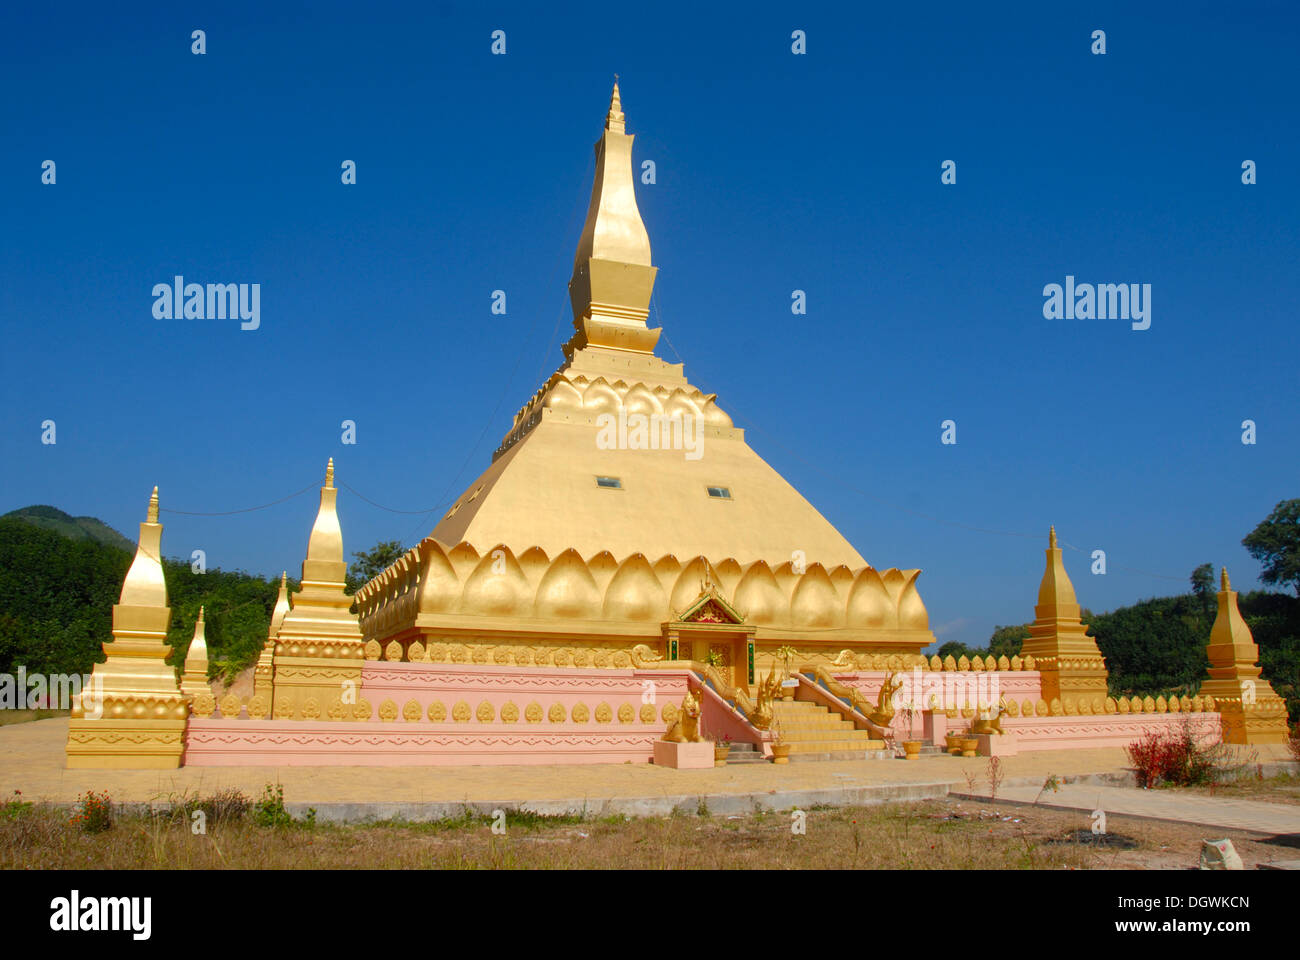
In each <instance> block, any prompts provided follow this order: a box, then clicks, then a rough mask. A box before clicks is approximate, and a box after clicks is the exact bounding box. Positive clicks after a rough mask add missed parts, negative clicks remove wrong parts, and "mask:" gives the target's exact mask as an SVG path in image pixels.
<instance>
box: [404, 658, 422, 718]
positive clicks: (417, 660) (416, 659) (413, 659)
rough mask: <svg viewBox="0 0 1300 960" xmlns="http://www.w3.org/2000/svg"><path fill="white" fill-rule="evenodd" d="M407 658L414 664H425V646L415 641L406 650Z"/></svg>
mask: <svg viewBox="0 0 1300 960" xmlns="http://www.w3.org/2000/svg"><path fill="white" fill-rule="evenodd" d="M406 658H407V659H408V660H410V661H411V662H412V663H424V662H425V659H424V644H422V643H421V642H420V641H419V640H415V641H413V642H412V643H411V645H410V646H409V647H408V648H407V650H406ZM417 719H418V718H417Z"/></svg>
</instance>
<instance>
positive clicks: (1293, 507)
mask: <svg viewBox="0 0 1300 960" xmlns="http://www.w3.org/2000/svg"><path fill="white" fill-rule="evenodd" d="M1241 544H1242V546H1244V547H1245V548H1246V549H1247V550H1249V551H1250V555H1251V556H1252V557H1254V558H1255V559H1256V560H1258V561H1259V562H1260V564H1262V565H1263V567H1264V570H1263V572H1262V573H1260V575H1259V579H1260V580H1262V581H1264V582H1265V583H1275V584H1278V585H1279V586H1283V587H1286V586H1290V587H1291V588H1292V589H1293V590H1295V592H1296V594H1297V596H1300V500H1282V501H1281V502H1279V503H1278V505H1277V506H1276V507H1274V508H1273V512H1272V513H1270V514H1269V515H1268V517H1267V519H1265V520H1263V521H1261V522H1260V524H1259V526H1257V527H1256V528H1255V529H1254V530H1252V531H1251V532H1250V533H1248V534H1247V535H1246V537H1245V539H1244V540H1242V541H1241Z"/></svg>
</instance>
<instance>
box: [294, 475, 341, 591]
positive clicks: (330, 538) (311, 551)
mask: <svg viewBox="0 0 1300 960" xmlns="http://www.w3.org/2000/svg"><path fill="white" fill-rule="evenodd" d="M338 496H339V492H338V490H337V489H335V487H334V458H333V457H330V462H329V465H328V466H326V468H325V486H323V487H321V489H320V509H319V510H318V511H317V513H316V523H315V524H314V525H313V526H312V528H311V537H310V538H309V539H308V541H307V559H306V560H305V561H304V562H303V565H302V578H303V580H304V582H305V581H307V580H314V581H319V582H324V583H331V584H333V583H338V584H342V583H343V582H344V575H345V574H346V572H347V564H346V563H344V561H343V531H342V530H341V529H340V528H339V515H338V507H337V503H338Z"/></svg>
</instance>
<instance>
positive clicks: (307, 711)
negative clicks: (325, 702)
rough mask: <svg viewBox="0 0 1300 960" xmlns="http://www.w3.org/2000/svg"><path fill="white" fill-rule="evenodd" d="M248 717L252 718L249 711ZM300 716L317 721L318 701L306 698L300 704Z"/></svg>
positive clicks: (318, 717) (313, 698)
mask: <svg viewBox="0 0 1300 960" xmlns="http://www.w3.org/2000/svg"><path fill="white" fill-rule="evenodd" d="M249 716H252V712H251V711H250V712H249ZM302 716H303V719H304V720H319V719H320V701H319V700H317V699H316V698H315V697H308V698H307V699H306V700H304V701H303V702H302Z"/></svg>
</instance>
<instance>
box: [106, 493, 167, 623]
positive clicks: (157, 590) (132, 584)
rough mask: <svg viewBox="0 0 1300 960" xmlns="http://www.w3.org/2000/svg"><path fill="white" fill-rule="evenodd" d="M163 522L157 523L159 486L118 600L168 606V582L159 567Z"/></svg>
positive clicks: (142, 526) (143, 524)
mask: <svg viewBox="0 0 1300 960" xmlns="http://www.w3.org/2000/svg"><path fill="white" fill-rule="evenodd" d="M162 530H163V528H162V524H161V523H159V522H158V488H157V487H154V488H153V493H152V494H150V496H149V509H148V511H147V512H146V513H145V520H144V523H142V524H140V540H139V544H138V545H137V546H136V550H135V559H134V560H132V561H131V568H130V569H129V570H127V572H126V580H125V582H123V584H122V593H121V596H120V598H119V600H118V602H119V603H122V604H126V605H128V606H140V607H165V606H167V584H166V582H165V581H164V580H163V569H162Z"/></svg>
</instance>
